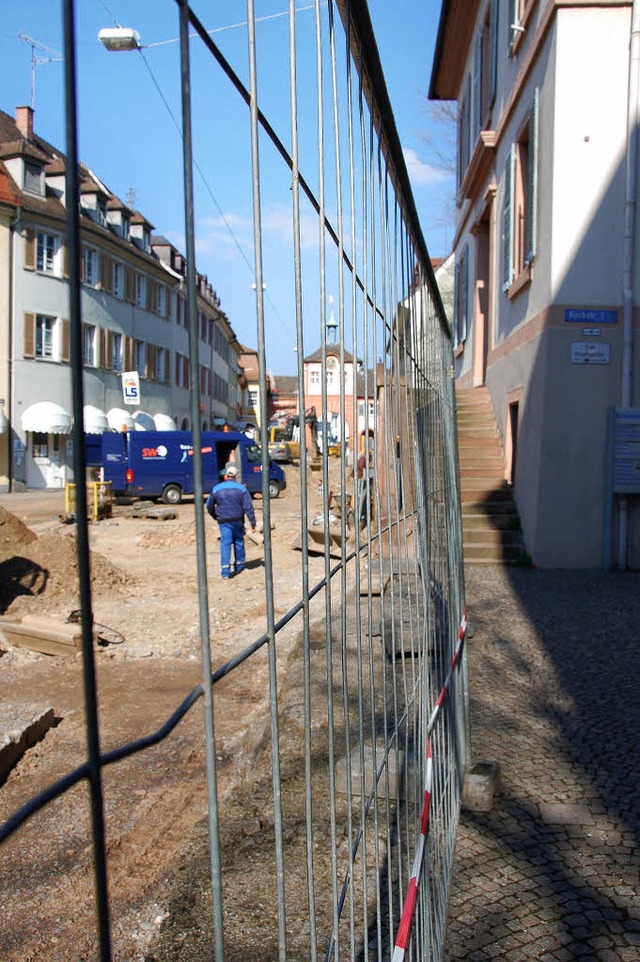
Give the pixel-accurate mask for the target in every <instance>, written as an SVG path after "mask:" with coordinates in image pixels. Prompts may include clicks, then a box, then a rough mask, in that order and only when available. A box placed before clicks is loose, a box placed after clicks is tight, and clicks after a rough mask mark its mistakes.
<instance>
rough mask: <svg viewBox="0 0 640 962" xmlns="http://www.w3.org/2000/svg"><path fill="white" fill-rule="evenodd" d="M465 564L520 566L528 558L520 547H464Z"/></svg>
mask: <svg viewBox="0 0 640 962" xmlns="http://www.w3.org/2000/svg"><path fill="white" fill-rule="evenodd" d="M463 555H464V563H465V564H495V563H496V562H501V563H502V564H518V563H519V562H522V561H523V560H524V558H525V557H526V556H525V554H524V552H523V551H522V549H521V548H520V547H509V546H507V547H504V546H502V545H493V544H477V545H464V547H463Z"/></svg>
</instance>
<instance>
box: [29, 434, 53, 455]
mask: <svg viewBox="0 0 640 962" xmlns="http://www.w3.org/2000/svg"><path fill="white" fill-rule="evenodd" d="M31 450H32V452H33V456H34V458H48V457H49V439H48V437H47V435H46V434H43V433H42V432H41V431H34V432H33V440H32V442H31Z"/></svg>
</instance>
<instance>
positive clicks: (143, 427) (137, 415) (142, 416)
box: [133, 411, 156, 431]
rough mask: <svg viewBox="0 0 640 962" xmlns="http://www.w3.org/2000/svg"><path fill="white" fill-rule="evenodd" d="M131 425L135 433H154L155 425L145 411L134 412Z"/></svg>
mask: <svg viewBox="0 0 640 962" xmlns="http://www.w3.org/2000/svg"><path fill="white" fill-rule="evenodd" d="M133 423H134V427H135V429H136V431H155V430H156V423H155V421H154V420H153V418H152V417H151V415H150V414H147V412H146V411H134V414H133Z"/></svg>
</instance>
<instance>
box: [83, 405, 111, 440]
mask: <svg viewBox="0 0 640 962" xmlns="http://www.w3.org/2000/svg"><path fill="white" fill-rule="evenodd" d="M84 430H85V433H86V434H104V432H105V431H108V430H109V421H108V420H107V415H106V414H105V413H104V411H101V410H100V408H95V407H94V406H93V405H92V404H85V406H84Z"/></svg>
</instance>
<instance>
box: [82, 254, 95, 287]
mask: <svg viewBox="0 0 640 962" xmlns="http://www.w3.org/2000/svg"><path fill="white" fill-rule="evenodd" d="M82 266H83V269H84V275H83V280H84V283H85V284H88V285H89V287H95V286H96V284H97V283H98V252H97V250H96V249H95V248H94V247H85V248H84V250H83V252H82Z"/></svg>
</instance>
